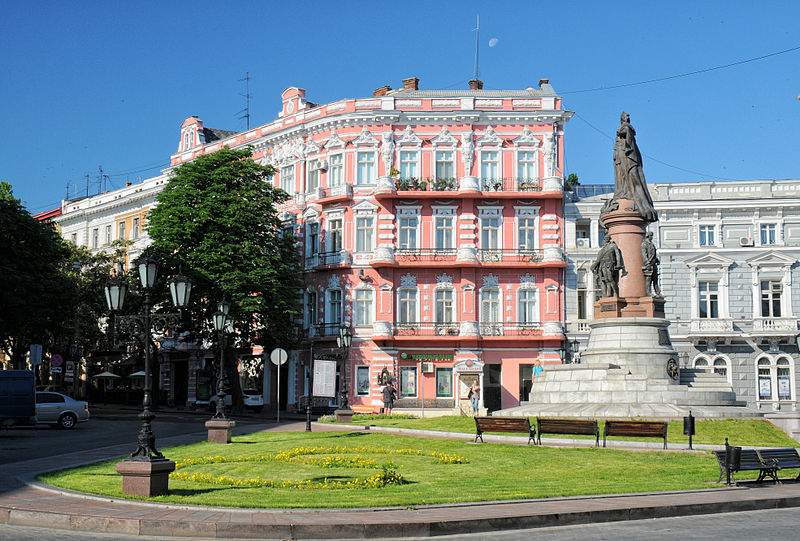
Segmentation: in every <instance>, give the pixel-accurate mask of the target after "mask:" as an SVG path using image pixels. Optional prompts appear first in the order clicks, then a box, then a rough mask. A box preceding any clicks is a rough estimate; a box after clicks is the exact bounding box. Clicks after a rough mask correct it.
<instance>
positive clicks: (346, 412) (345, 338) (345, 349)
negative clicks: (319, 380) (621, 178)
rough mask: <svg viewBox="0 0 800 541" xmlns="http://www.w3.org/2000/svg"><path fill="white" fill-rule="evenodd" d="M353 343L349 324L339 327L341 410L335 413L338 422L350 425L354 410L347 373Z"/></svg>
mask: <svg viewBox="0 0 800 541" xmlns="http://www.w3.org/2000/svg"><path fill="white" fill-rule="evenodd" d="M352 341H353V333H352V330H351V328H350V325H349V324H348V323H345V324H343V325H342V326H341V327H339V336H337V337H336V344H337V345H338V346H339V350H340V351H341V357H342V369H341V372H340V374H339V381H340V382H339V395H340V397H341V399H340V400H339V409H337V410H336V411H335V412H334V415H336V420H337V421H338V422H345V423H349V422H350V421H352V420H353V410H352V409H350V404H348V401H347V381H346V378H345V371H346V370H347V364H348V361H349V359H350V344H351V343H352Z"/></svg>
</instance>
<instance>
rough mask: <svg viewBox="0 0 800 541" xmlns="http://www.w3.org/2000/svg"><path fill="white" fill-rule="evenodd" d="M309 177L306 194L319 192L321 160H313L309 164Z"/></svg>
mask: <svg viewBox="0 0 800 541" xmlns="http://www.w3.org/2000/svg"><path fill="white" fill-rule="evenodd" d="M307 176H308V181H307V187H306V192H308V193H311V192H315V191H317V188H319V160H311V161H309V162H308V175H307Z"/></svg>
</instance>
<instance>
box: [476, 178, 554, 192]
mask: <svg viewBox="0 0 800 541" xmlns="http://www.w3.org/2000/svg"><path fill="white" fill-rule="evenodd" d="M481 189H482V190H483V191H484V192H538V191H540V190H541V189H542V187H541V183H540V182H539V179H536V178H518V179H490V178H482V179H481Z"/></svg>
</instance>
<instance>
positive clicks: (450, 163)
mask: <svg viewBox="0 0 800 541" xmlns="http://www.w3.org/2000/svg"><path fill="white" fill-rule="evenodd" d="M447 153H449V155H450V156H449V158H446V157H444V154H447ZM440 155H442V159H440ZM439 164H443V165H444V166H445V167H446V168H449V169H450V170H451V172H452V175H447V174H446V172H444V173H442V174H441V175H440V173H439V170H440V168H439ZM456 174H457V169H456V150H455V148H434V150H433V179H434V181H435V180H437V179H451V178H456Z"/></svg>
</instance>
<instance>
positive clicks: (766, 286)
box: [761, 280, 783, 317]
mask: <svg viewBox="0 0 800 541" xmlns="http://www.w3.org/2000/svg"><path fill="white" fill-rule="evenodd" d="M782 290H783V285H782V284H781V282H780V280H761V317H781V291H782Z"/></svg>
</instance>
